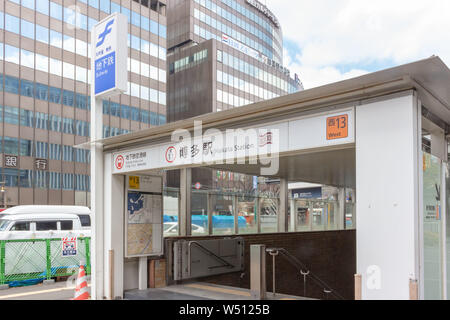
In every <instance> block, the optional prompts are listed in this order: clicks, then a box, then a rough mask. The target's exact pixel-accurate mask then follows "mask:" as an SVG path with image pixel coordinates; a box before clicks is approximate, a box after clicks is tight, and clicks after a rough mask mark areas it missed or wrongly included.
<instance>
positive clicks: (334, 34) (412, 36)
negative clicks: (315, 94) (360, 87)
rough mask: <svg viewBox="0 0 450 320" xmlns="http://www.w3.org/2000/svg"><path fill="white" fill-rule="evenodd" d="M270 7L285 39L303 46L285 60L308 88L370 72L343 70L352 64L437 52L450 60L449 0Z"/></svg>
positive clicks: (278, 2) (285, 1)
mask: <svg viewBox="0 0 450 320" xmlns="http://www.w3.org/2000/svg"><path fill="white" fill-rule="evenodd" d="M267 6H268V7H269V8H270V9H271V11H273V12H274V14H275V15H276V16H277V18H278V19H279V21H280V24H281V27H282V29H283V35H284V38H285V39H286V40H290V41H293V42H295V43H296V44H297V45H298V47H299V48H300V51H299V52H297V53H295V59H294V60H293V61H292V60H291V59H289V60H285V61H284V64H285V65H286V66H288V67H289V68H290V69H291V71H293V72H297V73H298V74H299V76H300V78H301V79H302V81H303V82H304V84H305V87H306V88H310V87H312V86H317V85H321V84H325V83H329V82H334V81H338V80H342V79H346V78H349V77H352V76H357V75H361V74H363V73H365V72H367V71H365V70H362V68H358V67H356V68H355V69H354V70H350V71H348V72H341V71H340V70H342V69H343V68H342V67H346V66H349V65H351V66H358V65H359V66H366V65H368V64H376V65H382V64H383V63H384V62H385V61H390V62H392V63H394V64H396V65H398V64H403V63H407V62H411V61H414V60H419V59H423V58H427V57H430V56H431V55H433V54H434V55H438V56H440V57H441V58H442V59H443V60H444V62H446V63H447V64H448V65H450V41H449V39H450V36H449V30H450V1H448V0H429V1H423V0H377V1H373V0H339V1H335V0H315V1H311V0H295V1H292V0H268V1H267ZM285 56H286V54H285ZM345 69H346V70H347V68H345Z"/></svg>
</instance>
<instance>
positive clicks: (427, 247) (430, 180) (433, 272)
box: [423, 153, 442, 300]
mask: <svg viewBox="0 0 450 320" xmlns="http://www.w3.org/2000/svg"><path fill="white" fill-rule="evenodd" d="M423 161H424V163H423V206H424V207H423V210H424V214H423V219H424V220H423V241H424V244H423V245H424V290H425V299H427V300H439V299H442V268H441V259H442V222H441V212H440V210H441V207H440V206H441V203H440V190H441V161H440V160H439V159H438V158H436V157H434V156H432V155H430V154H428V153H424V155H423Z"/></svg>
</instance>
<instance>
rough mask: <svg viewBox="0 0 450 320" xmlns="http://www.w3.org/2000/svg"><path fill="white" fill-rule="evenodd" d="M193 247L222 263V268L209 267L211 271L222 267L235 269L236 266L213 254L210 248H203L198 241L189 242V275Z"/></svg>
mask: <svg viewBox="0 0 450 320" xmlns="http://www.w3.org/2000/svg"><path fill="white" fill-rule="evenodd" d="M193 245H195V246H196V247H198V248H199V249H200V250H202V251H203V252H204V253H206V254H207V255H209V256H210V257H212V258H214V259H215V260H217V261H218V262H220V263H222V265H220V266H215V267H209V268H210V269H212V268H221V267H227V268H234V266H233V265H232V264H231V263H229V262H228V261H226V260H225V259H222V258H221V257H219V256H218V255H217V254H215V253H214V252H212V251H211V250H209V249H208V248H205V247H204V246H202V245H201V244H200V243H198V242H197V241H189V244H188V273H189V275H190V274H191V249H192V246H193Z"/></svg>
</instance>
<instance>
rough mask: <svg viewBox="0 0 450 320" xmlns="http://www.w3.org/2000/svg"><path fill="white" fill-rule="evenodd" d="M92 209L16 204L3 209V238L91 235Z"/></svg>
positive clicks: (0, 232) (0, 222)
mask: <svg viewBox="0 0 450 320" xmlns="http://www.w3.org/2000/svg"><path fill="white" fill-rule="evenodd" d="M90 214H91V211H90V210H89V208H87V207H82V206H45V205H42V206H40V205H29V206H16V207H13V208H9V209H6V210H5V211H3V212H0V240H7V239H41V238H62V237H90V235H91V231H90V230H91V228H90V227H91V217H90Z"/></svg>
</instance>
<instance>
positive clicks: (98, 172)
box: [91, 41, 104, 299]
mask: <svg viewBox="0 0 450 320" xmlns="http://www.w3.org/2000/svg"><path fill="white" fill-rule="evenodd" d="M92 43H94V41H93V42H92ZM100 103H101V100H100V99H97V98H95V93H94V86H93V85H91V139H92V141H96V140H98V139H99V138H101V137H102V128H103V114H102V109H101V108H100V105H101V104H100ZM103 191H104V190H103V150H102V146H101V145H100V144H98V143H92V145H91V211H92V216H93V219H92V226H91V228H92V231H93V232H92V234H91V245H92V250H91V264H92V266H91V267H92V273H91V277H92V282H91V283H92V290H91V291H92V293H91V296H92V299H102V298H103V296H104V293H103V287H104V286H103V269H104V268H103V252H104V250H103V249H104V245H103V238H104V234H103V219H104V217H103Z"/></svg>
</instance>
